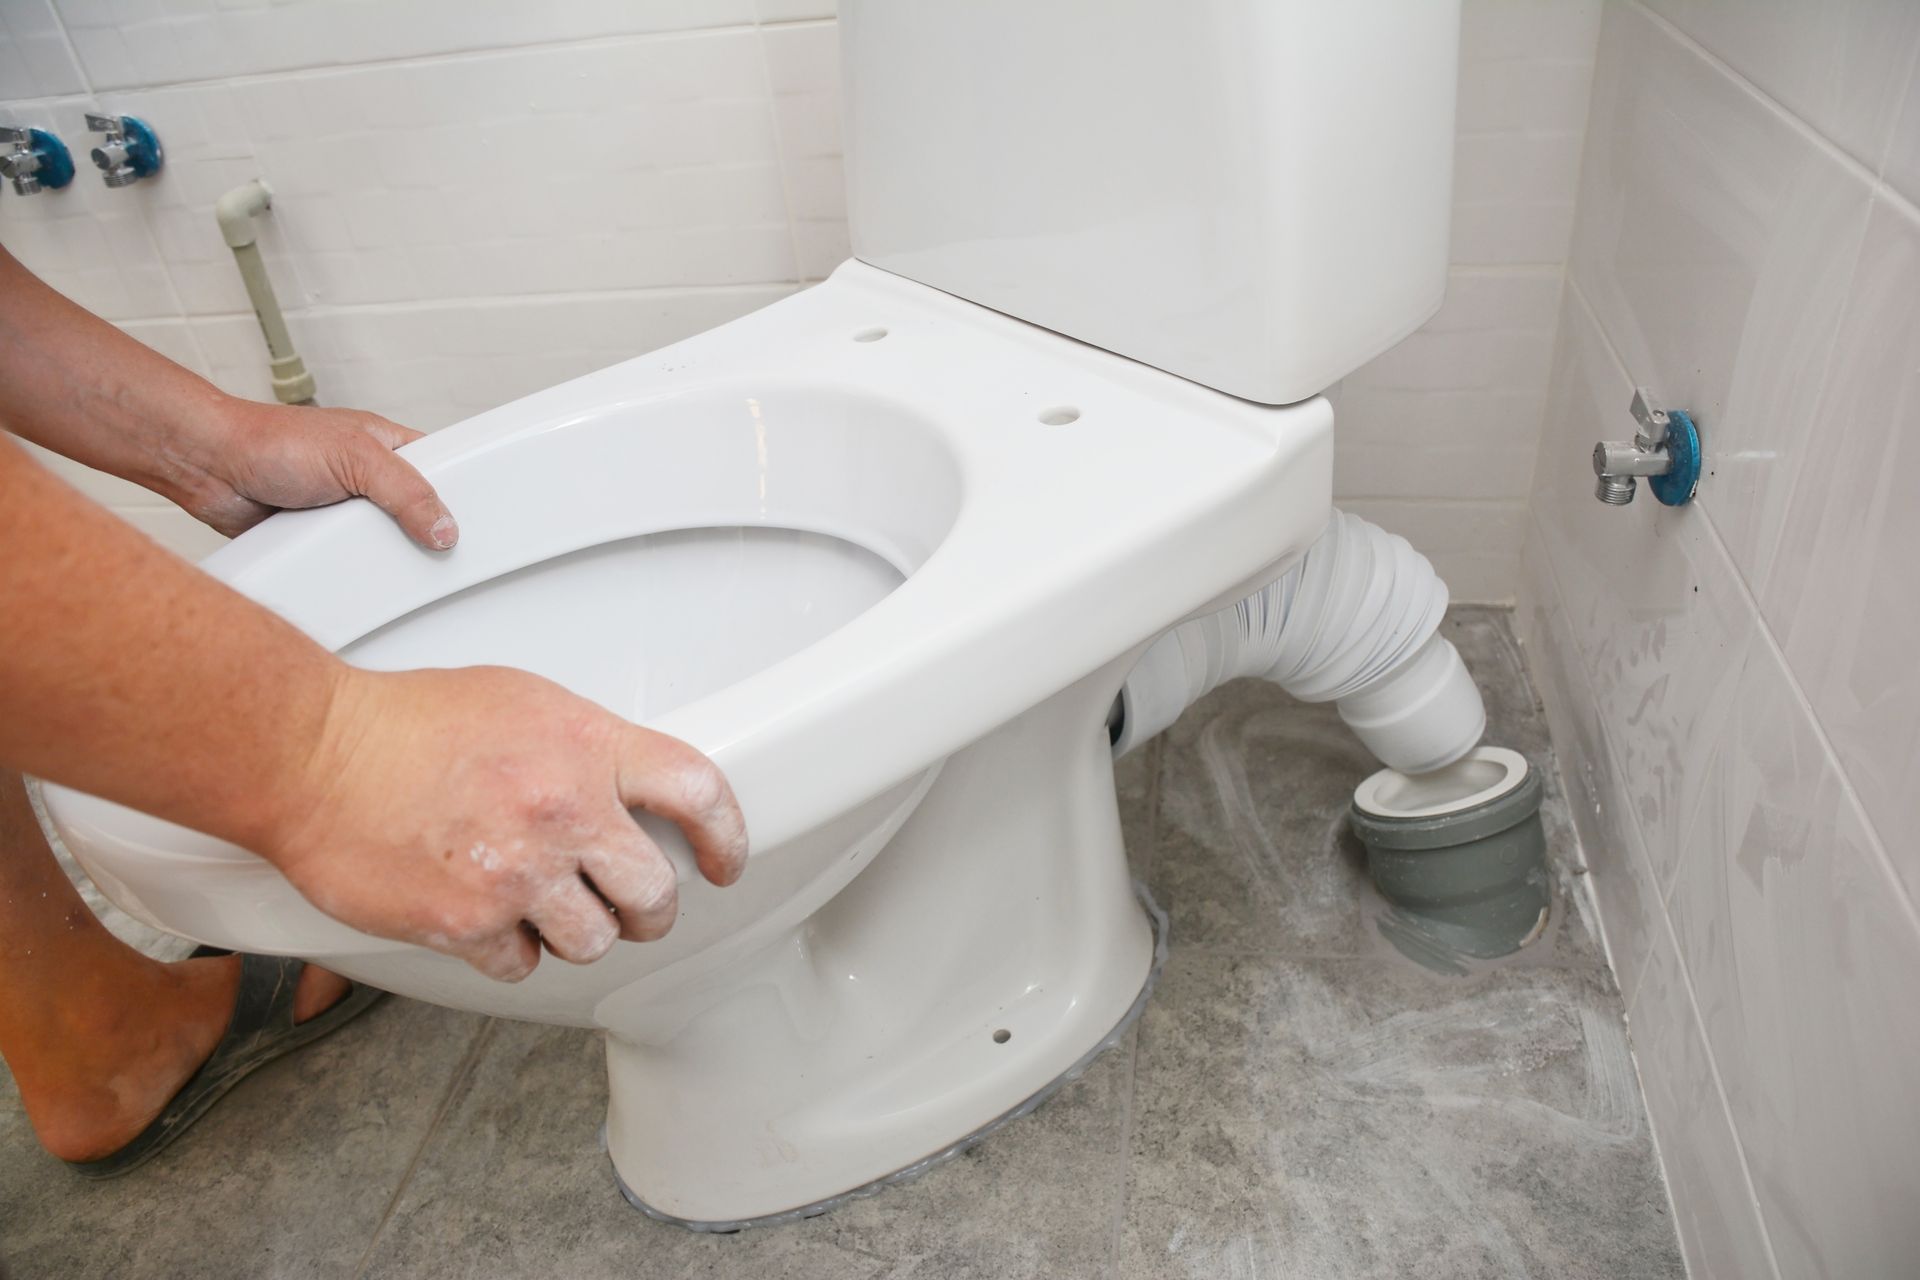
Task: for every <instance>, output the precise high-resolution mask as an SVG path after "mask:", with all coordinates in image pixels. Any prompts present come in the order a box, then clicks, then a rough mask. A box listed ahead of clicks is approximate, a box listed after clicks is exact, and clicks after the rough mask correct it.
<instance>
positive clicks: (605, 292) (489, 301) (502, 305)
mask: <svg viewBox="0 0 1920 1280" xmlns="http://www.w3.org/2000/svg"><path fill="white" fill-rule="evenodd" d="M798 283H799V282H796V281H793V280H762V281H756V282H754V283H751V284H686V285H658V286H654V287H651V288H640V289H581V290H574V291H571V292H563V293H497V294H484V295H479V296H473V297H449V298H428V299H422V300H420V301H412V302H314V303H305V304H298V305H295V306H290V307H287V308H285V310H286V313H287V315H289V316H299V317H301V318H303V319H333V318H336V317H344V316H353V315H378V314H405V313H409V312H430V311H438V310H443V309H446V308H449V307H457V308H459V309H461V310H463V311H471V310H475V309H485V308H489V307H494V308H499V309H502V310H504V309H507V308H511V307H515V306H518V305H520V304H522V303H529V304H539V305H543V306H546V305H552V304H555V303H568V302H593V301H597V300H602V299H607V300H621V299H631V300H634V301H647V300H649V299H654V298H668V297H679V296H684V295H687V294H699V295H708V294H712V295H717V296H724V295H727V294H749V293H755V292H759V291H762V290H766V289H793V288H796V287H798ZM251 319H253V312H251V311H195V312H189V313H188V314H186V315H184V316H120V317H118V318H116V319H113V320H111V321H109V322H108V323H110V324H114V325H129V324H172V323H178V322H183V321H184V322H185V323H187V324H192V323H193V322H195V321H200V320H251Z"/></svg>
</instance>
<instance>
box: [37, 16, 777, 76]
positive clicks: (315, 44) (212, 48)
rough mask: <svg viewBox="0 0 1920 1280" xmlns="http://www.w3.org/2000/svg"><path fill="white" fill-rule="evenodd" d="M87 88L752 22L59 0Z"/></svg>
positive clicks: (724, 18) (741, 18) (740, 18)
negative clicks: (131, 7) (133, 7)
mask: <svg viewBox="0 0 1920 1280" xmlns="http://www.w3.org/2000/svg"><path fill="white" fill-rule="evenodd" d="M58 8H59V11H60V13H61V14H62V16H63V17H64V18H65V19H66V24H67V28H68V30H69V31H70V32H71V33H72V36H73V42H74V45H75V47H76V48H77V49H78V50H79V53H80V59H81V62H82V63H83V64H84V65H85V68H86V71H87V74H88V75H89V77H90V78H91V79H92V82H93V85H94V87H95V88H96V89H127V88H145V87H152V86H155V85H167V84H180V83H183V82H188V81H200V80H213V79H226V78H231V77H237V76H255V75H261V74H265V73H269V72H276V71H290V70H296V69H301V68H311V67H328V66H345V65H351V64H355V63H367V62H384V61H392V60H395V59H401V58H420V57H426V56H433V55H441V54H447V53H456V52H465V51H471V50H479V49H500V48H521V47H527V46H533V45H545V44H557V43H563V42H567V41H577V40H582V39H589V38H594V37H607V36H623V35H636V34H643V33H650V32H664V31H678V30H687V29H693V28H704V27H723V26H737V25H740V24H744V23H749V22H752V21H753V19H754V8H753V4H752V0H548V3H544V4H525V3H521V0H279V2H278V3H271V4H269V3H260V2H254V3H244V2H243V3H220V4H210V3H207V2H206V0H158V2H157V3H154V4H150V5H144V6H140V7H139V8H138V9H137V10H134V11H129V9H128V7H127V6H124V5H110V4H103V3H97V2H96V0H58Z"/></svg>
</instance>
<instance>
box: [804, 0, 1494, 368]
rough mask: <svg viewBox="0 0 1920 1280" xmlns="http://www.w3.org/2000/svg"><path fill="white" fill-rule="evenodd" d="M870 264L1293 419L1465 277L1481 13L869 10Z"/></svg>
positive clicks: (851, 126)
mask: <svg viewBox="0 0 1920 1280" xmlns="http://www.w3.org/2000/svg"><path fill="white" fill-rule="evenodd" d="M840 15H841V19H840V41H841V57H842V75H843V77H844V80H845V111H846V117H845V125H846V155H847V165H848V171H847V189H848V198H849V212H850V218H851V222H852V235H853V252H854V256H855V257H858V258H860V259H862V260H863V261H865V262H869V263H872V264H873V265H875V266H878V267H882V268H885V269H886V270H889V271H893V272H896V273H898V274H900V275H903V276H907V277H910V278H912V279H914V280H918V281H921V282H923V283H925V284H929V285H932V286H933V287H935V288H937V289H941V290H944V291H946V292H948V293H952V294H956V295H958V296H960V297H962V298H966V299H969V300H971V301H973V302H977V303H980V304H982V305H984V306H988V307H992V308H994V309H995V310H997V311H1003V312H1006V313H1007V314H1009V315H1013V316H1018V317H1019V318H1020V319H1022V320H1027V321H1031V322H1032V323H1034V324H1037V325H1043V326H1045V327H1046V328H1048V329H1052V330H1055V331H1057V332H1059V333H1064V334H1067V335H1068V336H1070V337H1074V338H1078V339H1080V340H1082V341H1084V342H1090V343H1093V344H1094V345H1096V346H1100V347H1104V348H1106V349H1107V350H1109V351H1114V352H1117V353H1119V354H1120V355H1123V356H1127V357H1129V358H1131V359H1134V360H1139V361H1141V362H1143V363H1146V364H1150V365H1154V366H1157V367H1158V368H1161V369H1165V370H1167V371H1168V372H1170V373H1176V374H1179V375H1180V376H1182V377H1185V378H1191V379H1193V380H1194V381H1196V382H1201V383H1204V384H1206V385H1207V386H1210V387H1215V388H1217V389H1219V390H1221V391H1226V392H1230V393H1232V394H1233V395H1237V396H1243V397H1245V398H1247V399H1250V400H1256V401H1260V402H1263V403H1267V404H1286V403H1289V402H1292V401H1295V400H1302V399H1305V398H1307V397H1308V396H1312V395H1314V394H1316V393H1318V392H1320V391H1324V390H1326V389H1327V388H1328V387H1330V386H1332V385H1333V384H1334V383H1335V382H1337V381H1339V379H1340V378H1342V377H1343V376H1345V375H1346V374H1347V373H1348V372H1350V371H1352V370H1353V369H1355V368H1357V367H1358V366H1359V365H1360V364H1362V363H1364V362H1365V361H1366V360H1368V359H1370V358H1371V357H1373V356H1375V355H1377V354H1379V353H1380V352H1381V351H1383V350H1384V349H1386V348H1387V347H1389V346H1391V345H1392V344H1393V343H1395V342H1396V341H1398V340H1399V339H1400V338H1402V337H1404V336H1406V335H1407V334H1408V333H1409V332H1411V331H1412V330H1413V329H1414V328H1416V327H1417V326H1418V325H1419V324H1420V323H1421V322H1422V321H1423V320H1425V319H1426V317H1428V316H1429V315H1431V314H1432V313H1433V311H1434V309H1435V308H1436V307H1438V306H1439V304H1440V296H1441V293H1442V291H1443V290H1444V288H1445V284H1446V269H1447V236H1448V226H1447V220H1448V208H1449V204H1450V199H1451V187H1452V172H1453V107H1454V82H1455V78H1456V67H1457V63H1458V52H1459V22H1460V19H1459V4H1458V0H842V2H841V8H840Z"/></svg>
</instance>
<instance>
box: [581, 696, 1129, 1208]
mask: <svg viewBox="0 0 1920 1280" xmlns="http://www.w3.org/2000/svg"><path fill="white" fill-rule="evenodd" d="M1126 665H1127V663H1126V662H1125V661H1122V662H1116V663H1114V664H1112V665H1110V666H1108V667H1106V668H1103V669H1102V670H1101V671H1099V672H1096V673H1095V674H1094V675H1093V676H1091V677H1089V678H1087V679H1085V680H1082V681H1081V682H1079V683H1078V684H1075V685H1073V686H1071V687H1070V688H1068V689H1066V690H1064V691H1062V692H1061V693H1059V694H1057V695H1055V696H1054V697H1053V698H1051V699H1049V700H1048V701H1047V702H1045V703H1043V704H1041V705H1040V706H1038V707H1036V708H1034V709H1033V710H1031V711H1029V712H1027V713H1026V714H1025V715H1023V716H1021V717H1019V718H1018V719H1016V720H1014V721H1012V722H1011V723H1009V724H1007V725H1005V726H1003V727H1002V728H1000V729H999V730H997V731H996V732H994V733H992V734H990V735H988V736H987V737H986V738H984V739H982V740H980V741H979V742H977V743H975V744H973V745H972V746H970V747H968V748H966V749H965V750H963V751H961V752H959V753H958V754H956V755H954V756H953V757H951V758H950V759H948V760H947V762H946V763H945V765H944V766H943V767H942V768H941V771H940V773H939V775H938V777H937V778H936V779H935V780H934V781H933V784H932V786H931V787H930V788H929V790H928V791H927V794H926V797H925V799H924V800H923V801H922V802H921V803H920V805H919V807H918V808H917V809H916V810H915V811H914V813H913V815H912V816H911V817H910V818H908V819H907V821H906V823H905V824H904V825H903V826H902V827H901V828H900V830H899V832H898V834H896V835H895V836H894V838H893V839H892V840H891V842H889V844H888V845H887V847H886V848H884V849H883V850H881V852H880V853H879V854H878V855H877V856H876V857H875V858H874V860H873V862H872V863H871V865H869V866H868V867H867V868H866V870H864V871H863V872H862V873H861V874H860V875H859V876H858V878H856V879H855V880H854V881H853V883H852V884H850V885H849V886H848V887H847V888H846V889H845V890H844V891H842V892H841V893H840V894H839V895H838V896H837V897H835V898H834V899H833V900H832V901H831V902H829V903H828V904H827V905H826V906H825V907H824V908H822V909H821V910H820V911H818V912H816V913H815V914H814V915H813V917H812V918H811V919H809V920H807V921H806V922H804V923H803V924H801V925H799V926H798V927H796V928H794V929H792V930H789V931H787V932H786V933H785V934H783V935H782V936H780V937H779V938H777V939H776V940H775V941H774V942H773V943H772V944H771V945H769V946H767V947H765V948H764V949H762V950H761V951H760V952H759V954H758V955H757V956H756V957H754V958H752V959H751V960H749V961H745V962H742V963H739V964H737V965H733V966H730V967H729V968H728V970H727V973H726V975H725V977H726V988H725V989H724V990H718V991H714V992H712V993H710V1000H711V1002H710V1003H708V1004H707V1005H706V1006H705V1008H704V1011H703V1012H702V1013H700V1014H699V1015H698V1016H697V1017H694V1018H692V1019H691V1020H686V1021H683V1022H681V1023H680V1024H679V1025H677V1026H664V1025H663V1026H651V1025H642V1026H635V1027H632V1028H615V1029H614V1030H612V1031H611V1032H610V1033H609V1037H608V1044H607V1064H608V1073H609V1080H610V1093H611V1100H610V1105H609V1109H608V1117H607V1140H608V1151H609V1154H610V1155H611V1157H612V1159H613V1164H614V1168H615V1171H616V1173H617V1174H618V1175H619V1178H620V1180H621V1182H622V1184H623V1186H624V1187H625V1188H626V1189H627V1191H628V1194H629V1196H630V1198H632V1199H635V1200H637V1201H638V1202H639V1203H640V1204H641V1205H642V1207H643V1208H645V1209H646V1210H647V1211H648V1212H650V1213H653V1214H655V1215H656V1216H660V1217H664V1218H670V1219H674V1220H677V1221H680V1222H682V1223H684V1224H685V1225H689V1226H694V1227H699V1228H704V1229H708V1230H726V1229H731V1228H732V1227H735V1226H740V1225H746V1224H748V1223H751V1222H753V1221H754V1220H757V1219H763V1218H766V1217H769V1216H771V1215H783V1214H788V1213H796V1212H797V1213H800V1214H805V1213H807V1212H811V1211H816V1210H817V1209H818V1208H820V1207H822V1206H821V1202H822V1201H829V1200H832V1199H834V1198H836V1197H839V1196H843V1195H845V1194H847V1193H849V1192H852V1191H856V1190H858V1189H861V1188H864V1187H866V1186H868V1185H870V1184H873V1183H875V1182H876V1181H879V1180H882V1179H885V1178H887V1177H888V1176H889V1175H892V1174H895V1173H898V1172H900V1171H902V1170H907V1169H910V1168H911V1167H912V1166H915V1165H917V1164H919V1163H920V1162H922V1161H924V1160H926V1159H927V1158H928V1157H931V1156H935V1155H938V1154H941V1153H943V1152H945V1151H947V1150H948V1149H949V1148H951V1147H953V1146H954V1144H956V1143H958V1142H961V1140H963V1139H966V1138H968V1137H970V1136H972V1135H975V1134H977V1133H978V1131H979V1130H981V1129H982V1128H983V1127H985V1126H987V1125H989V1124H991V1123H992V1122H993V1121H995V1120H996V1119H997V1118H999V1117H1001V1116H1003V1115H1005V1114H1007V1113H1008V1112H1011V1111H1014V1110H1015V1109H1017V1108H1019V1107H1021V1105H1022V1104H1023V1103H1025V1102H1027V1101H1028V1100H1029V1099H1032V1098H1033V1097H1034V1096H1035V1095H1037V1094H1040V1093H1041V1092H1042V1091H1044V1090H1046V1089H1047V1088H1048V1087H1049V1086H1050V1085H1052V1084H1053V1083H1054V1082H1056V1081H1058V1080H1060V1078H1061V1077H1062V1076H1063V1075H1065V1074H1066V1073H1068V1072H1070V1071H1073V1070H1074V1069H1076V1068H1077V1067H1079V1066H1084V1060H1085V1059H1086V1058H1087V1057H1088V1055H1089V1053H1090V1052H1091V1051H1093V1050H1095V1049H1097V1048H1099V1047H1100V1046H1101V1045H1102V1043H1103V1042H1104V1041H1105V1040H1106V1039H1107V1037H1108V1036H1109V1035H1110V1033H1112V1032H1113V1031H1114V1029H1115V1028H1116V1027H1117V1026H1119V1025H1120V1024H1121V1023H1122V1022H1123V1021H1124V1020H1125V1019H1127V1018H1128V1017H1129V1015H1130V1012H1137V1010H1136V1002H1137V1001H1138V1000H1139V999H1140V997H1141V996H1142V993H1143V989H1144V988H1145V986H1146V984H1147V982H1148V979H1149V976H1150V973H1151V970H1152V966H1153V959H1154V934H1153V929H1152V927H1151V925H1150V924H1149V921H1148V918H1147V915H1146V913H1145V912H1144V911H1143V910H1142V907H1141V905H1140V902H1139V901H1138V900H1137V899H1136V897H1135V894H1134V890H1133V888H1132V883H1131V877H1130V875H1129V873H1128V869H1127V860H1126V853H1125V850H1124V848H1123V847H1122V844H1121V836H1120V823H1119V814H1118V810H1117V807H1116V803H1115V798H1114V789H1113V761H1112V755H1111V752H1110V749H1109V746H1108V742H1107V735H1106V730H1105V715H1106V711H1107V708H1108V707H1109V706H1110V705H1111V703H1112V700H1113V697H1114V694H1115V692H1116V690H1117V688H1118V686H1119V683H1120V679H1121V677H1122V676H1123V675H1124V673H1125V669H1126Z"/></svg>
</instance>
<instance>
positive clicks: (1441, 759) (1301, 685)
mask: <svg viewBox="0 0 1920 1280" xmlns="http://www.w3.org/2000/svg"><path fill="white" fill-rule="evenodd" d="M1446 608H1447V586H1446V583H1444V582H1442V581H1441V580H1440V578H1439V575H1437V574H1436V573H1434V571H1433V565H1432V564H1431V563H1430V562H1429V561H1428V560H1427V558H1426V557H1425V556H1423V555H1421V554H1420V553H1419V552H1418V551H1416V550H1414V549H1413V546H1412V544H1410V543H1409V542H1408V541H1407V540H1406V539H1405V538H1402V537H1400V536H1399V535H1397V534H1391V533H1388V532H1387V531H1386V530H1384V529H1382V528H1380V527H1379V526H1378V525H1375V524H1371V523H1369V522H1368V521H1366V520H1362V519H1361V518H1360V517H1359V516H1355V515H1349V514H1348V513H1346V512H1343V511H1335V512H1334V513H1333V518H1332V519H1331V520H1329V521H1328V523H1327V527H1326V529H1325V530H1324V531H1323V532H1322V533H1321V534H1320V536H1319V538H1318V539H1316V540H1315V541H1314V543H1313V545H1312V546H1311V547H1309V548H1308V549H1307V552H1306V554H1305V555H1304V556H1303V557H1301V559H1300V560H1299V561H1298V562H1297V563H1296V564H1295V565H1294V566H1293V567H1292V568H1291V569H1289V570H1288V571H1287V572H1286V573H1285V574H1284V575H1282V576H1281V577H1280V578H1278V579H1276V580H1275V581H1273V582H1271V583H1268V584H1267V585H1266V586H1264V587H1262V588H1261V589H1260V590H1258V591H1256V592H1254V593H1253V594H1252V595H1250V596H1248V597H1247V598H1246V599H1244V600H1241V601H1239V602H1238V603H1237V604H1234V605H1231V606H1230V607H1228V608H1225V609H1222V610H1220V611H1219V612H1217V613H1213V614H1209V615H1208V616H1206V617H1203V618H1196V619H1194V620H1193V621H1191V622H1185V623H1182V624H1181V625H1179V626H1177V627H1175V628H1174V629H1173V630H1171V631H1169V632H1167V634H1165V635H1164V636H1161V637H1160V638H1159V639H1158V640H1156V641H1154V642H1153V644H1152V645H1150V646H1149V647H1148V649H1147V651H1146V653H1145V654H1143V655H1142V656H1141V658H1140V661H1139V662H1138V663H1137V664H1136V665H1135V666H1134V669H1133V671H1132V672H1130V673H1129V674H1128V676H1127V681H1126V684H1125V686H1124V687H1123V688H1122V690H1121V693H1120V702H1119V705H1118V707H1117V709H1116V711H1117V720H1118V723H1117V724H1116V725H1115V726H1114V728H1113V738H1114V744H1113V745H1114V754H1115V755H1116V756H1119V755H1124V754H1125V753H1126V752H1127V751H1129V750H1131V749H1132V748H1133V747H1136V746H1138V745H1140V744H1141V743H1143V742H1145V741H1147V740H1148V739H1149V738H1152V737H1153V736H1155V735H1156V734H1158V733H1159V732H1160V731H1161V730H1163V729H1165V728H1166V727H1167V726H1168V725H1170V724H1172V723H1173V722H1174V720H1176V719H1177V718H1178V717H1179V715H1180V713H1181V712H1182V711H1184V710H1186V709H1187V708H1188V707H1189V706H1191V705H1193V703H1195V702H1197V701H1199V700H1200V699H1201V698H1202V697H1204V696H1205V695H1206V694H1207V693H1208V692H1209V691H1211V690H1213V689H1214V688H1216V687H1218V686H1219V685H1222V684H1224V683H1226V682H1227V681H1228V680H1231V679H1234V678H1235V677H1237V676H1256V677H1259V678H1262V679H1266V680H1272V681H1273V682H1274V683H1276V684H1278V685H1280V686H1281V687H1282V688H1284V689H1285V690H1286V691H1287V692H1288V693H1290V694H1292V695H1293V696H1294V697H1296V698H1299V699H1301V700H1302V701H1305V702H1332V703H1334V704H1335V705H1336V707H1337V708H1338V710H1339V712H1340V718H1341V719H1342V720H1344V721H1345V722H1346V723H1347V725H1348V727H1349V728H1351V729H1352V730H1353V731H1354V733H1355V734H1357V735H1358V736H1359V738H1360V741H1361V742H1362V743H1363V744H1365V746H1366V748H1367V749H1368V750H1369V751H1371V752H1372V753H1373V754H1374V755H1375V756H1377V757H1378V758H1379V759H1380V761H1381V762H1382V763H1384V764H1386V765H1388V766H1390V767H1392V768H1395V769H1399V770H1400V771H1402V772H1403V773H1414V774H1418V773H1427V772H1430V771H1432V770H1435V769H1440V768H1444V767H1445V766H1447V765H1449V764H1452V763H1453V762H1454V761H1456V760H1458V759H1460V758H1461V757H1462V756H1464V755H1466V754H1467V752H1469V751H1471V750H1472V749H1473V748H1474V747H1475V746H1476V745H1478V743H1479V741H1480V736H1481V734H1483V733H1484V732H1485V731H1486V727H1487V712H1486V706H1485V704H1484V703H1483V702H1482V701H1481V698H1480V690H1479V689H1478V688H1477V687H1476V686H1475V685H1474V683H1473V677H1472V676H1471V675H1470V674H1468V672H1467V668H1466V664H1465V663H1464V662H1462V661H1461V660H1460V654H1459V653H1458V651H1456V650H1455V649H1454V647H1453V644H1452V642H1451V641H1449V640H1448V639H1447V638H1446V637H1445V636H1442V635H1441V634H1440V633H1439V627H1440V622H1441V619H1442V617H1443V616H1444V615H1445V613H1446Z"/></svg>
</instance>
